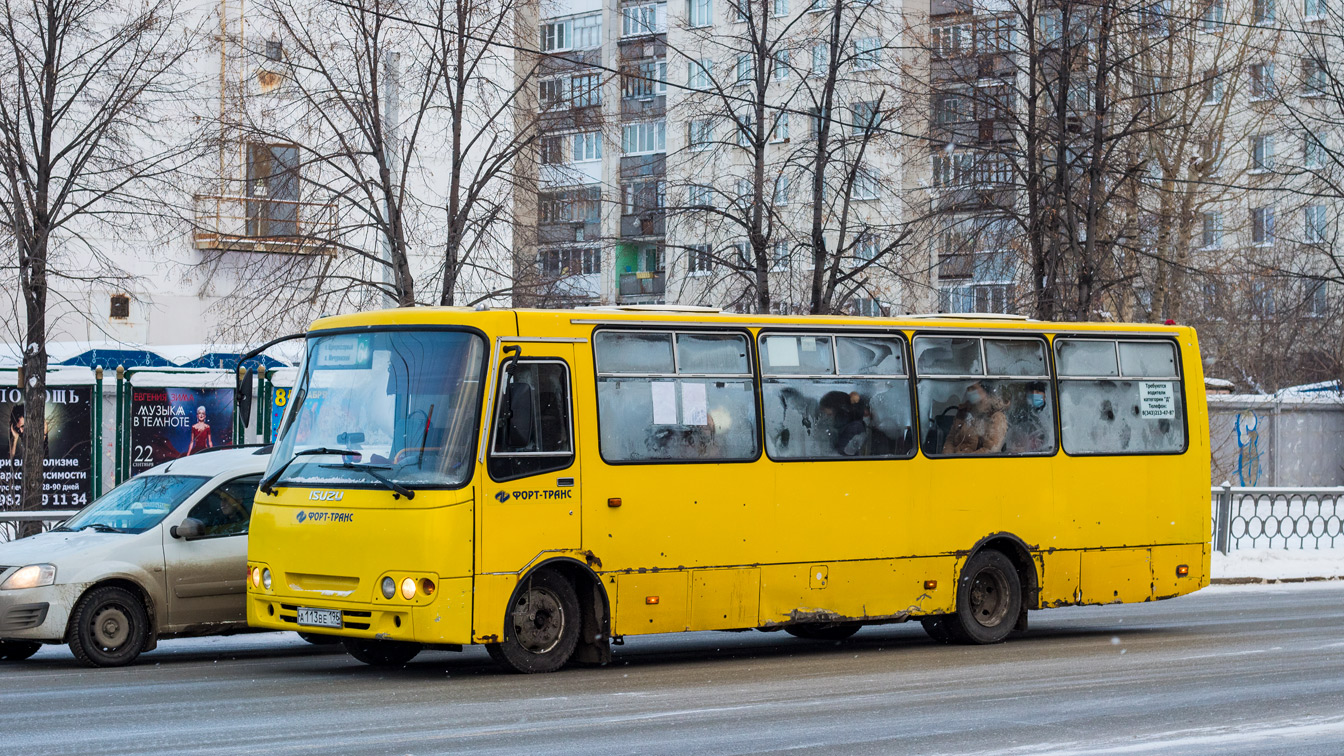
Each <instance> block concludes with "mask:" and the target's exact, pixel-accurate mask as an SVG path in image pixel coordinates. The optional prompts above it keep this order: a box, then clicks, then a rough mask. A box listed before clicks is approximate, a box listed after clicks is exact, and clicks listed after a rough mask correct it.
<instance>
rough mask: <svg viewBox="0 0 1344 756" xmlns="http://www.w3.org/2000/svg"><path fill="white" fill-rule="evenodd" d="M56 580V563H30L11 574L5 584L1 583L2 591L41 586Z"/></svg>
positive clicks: (0, 589) (0, 588)
mask: <svg viewBox="0 0 1344 756" xmlns="http://www.w3.org/2000/svg"><path fill="white" fill-rule="evenodd" d="M55 582H56V565H54V564H30V565H28V566H27V567H20V568H19V569H18V570H16V571H15V572H14V574H13V575H10V576H9V579H8V580H6V581H5V582H4V583H3V584H0V591H17V590H19V589H21V588H41V587H42V586H44V585H51V584H53V583H55Z"/></svg>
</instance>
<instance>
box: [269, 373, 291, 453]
mask: <svg viewBox="0 0 1344 756" xmlns="http://www.w3.org/2000/svg"><path fill="white" fill-rule="evenodd" d="M289 392H290V389H289V387H288V386H273V387H272V388H271V437H270V438H268V439H266V443H268V444H273V443H275V437H276V435H277V434H278V433H280V419H281V418H283V417H284V415H285V407H286V406H288V405H289Z"/></svg>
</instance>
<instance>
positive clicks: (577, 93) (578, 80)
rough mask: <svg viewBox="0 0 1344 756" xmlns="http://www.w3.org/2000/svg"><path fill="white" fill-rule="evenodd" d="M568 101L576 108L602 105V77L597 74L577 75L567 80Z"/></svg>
mask: <svg viewBox="0 0 1344 756" xmlns="http://www.w3.org/2000/svg"><path fill="white" fill-rule="evenodd" d="M569 96H570V100H571V102H572V103H573V105H574V107H576V108H589V107H593V106H594V105H601V104H602V77H600V76H598V75H597V74H579V75H578V76H575V77H573V78H571V79H570V80H569Z"/></svg>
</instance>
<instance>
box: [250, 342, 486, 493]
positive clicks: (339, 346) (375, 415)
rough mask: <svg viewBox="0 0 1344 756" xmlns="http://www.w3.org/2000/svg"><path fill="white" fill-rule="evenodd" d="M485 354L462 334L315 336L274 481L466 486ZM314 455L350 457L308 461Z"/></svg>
mask: <svg viewBox="0 0 1344 756" xmlns="http://www.w3.org/2000/svg"><path fill="white" fill-rule="evenodd" d="M484 352H485V345H484V342H483V340H482V339H481V337H479V336H477V335H474V334H471V333H465V332H462V331H447V330H433V331H430V330H425V331H411V330H396V331H391V330H389V331H366V332H361V333H337V334H331V335H326V336H323V335H317V336H313V337H310V338H309V339H308V353H307V356H306V357H305V359H304V367H303V368H302V369H301V371H300V374H299V379H298V381H297V383H296V384H295V388H294V391H293V394H292V396H291V399H290V403H289V404H290V406H289V411H288V413H287V414H286V415H285V419H284V425H283V427H282V428H281V431H280V437H279V439H278V441H277V442H276V446H275V452H274V453H273V454H272V455H271V468H270V470H268V471H267V477H268V478H269V477H270V476H271V475H273V474H275V471H277V470H281V469H282V468H283V475H282V477H281V478H280V479H279V480H278V481H277V482H279V483H287V484H291V485H310V486H328V485H341V486H347V485H351V484H354V485H358V486H360V487H366V486H367V487H377V485H378V481H379V479H386V480H389V481H392V482H394V483H396V484H399V485H402V486H406V487H411V488H416V487H420V488H426V487H428V488H451V487H457V486H461V485H464V484H465V483H466V482H467V481H468V480H470V479H471V468H472V465H471V462H472V455H473V453H474V451H475V441H476V430H477V428H478V422H479V418H480V406H481V380H482V371H483V368H484V359H483V358H484ZM313 449H332V450H341V451H342V452H348V453H344V454H303V452H305V451H306V450H313ZM296 454H298V455H300V456H297V457H296V456H295V455H296ZM370 472H372V475H371V474H370Z"/></svg>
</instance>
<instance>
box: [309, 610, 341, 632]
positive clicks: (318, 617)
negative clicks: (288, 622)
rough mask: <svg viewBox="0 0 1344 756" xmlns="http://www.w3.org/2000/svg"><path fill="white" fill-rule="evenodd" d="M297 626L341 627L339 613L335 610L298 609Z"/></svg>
mask: <svg viewBox="0 0 1344 756" xmlns="http://www.w3.org/2000/svg"><path fill="white" fill-rule="evenodd" d="M299 624H300V625H307V626H309V627H334V628H337V629H340V627H341V613H340V612H339V611H337V610H335V609H309V608H307V607H303V606H301V607H299Z"/></svg>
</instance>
